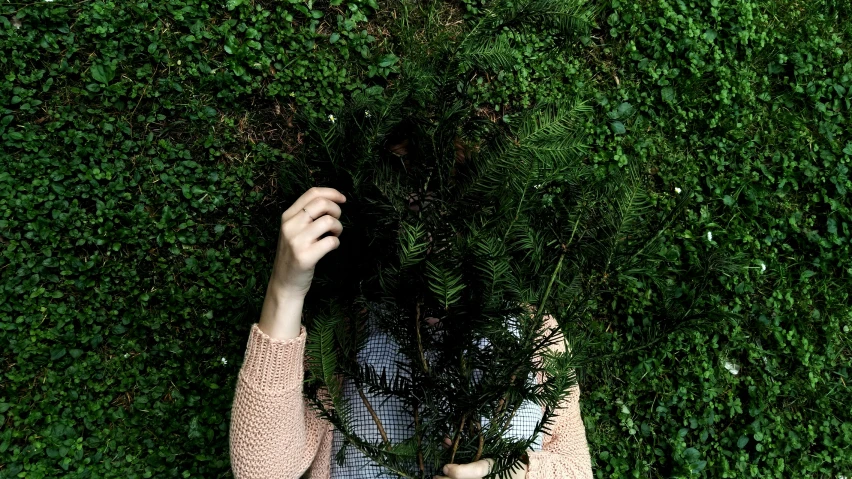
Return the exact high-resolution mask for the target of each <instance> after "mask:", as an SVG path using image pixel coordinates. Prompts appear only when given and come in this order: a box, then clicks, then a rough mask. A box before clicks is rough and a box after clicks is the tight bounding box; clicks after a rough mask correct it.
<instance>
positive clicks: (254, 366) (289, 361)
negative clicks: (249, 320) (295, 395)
mask: <svg viewBox="0 0 852 479" xmlns="http://www.w3.org/2000/svg"><path fill="white" fill-rule="evenodd" d="M306 338H307V332H306V331H305V327H304V326H300V327H299V335H298V336H296V337H295V338H290V339H275V338H272V337H270V336H269V335H268V334H266V333H264V332H263V331H261V330H260V327H259V324H258V323H254V324H253V325H252V326H251V332H250V333H249V339H248V344H247V345H246V354H245V360H244V361H243V366H242V368H241V370H240V377H241V378H242V380H243V381H245V382H246V383H247V384H248V385H249V387H251V388H252V389H254V390H256V391H260V392H264V393H272V394H275V393H284V392H292V391H293V390H301V389H302V381H303V379H304V376H305V369H304V368H305V366H304V358H305V341H306Z"/></svg>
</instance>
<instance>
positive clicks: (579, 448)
mask: <svg viewBox="0 0 852 479" xmlns="http://www.w3.org/2000/svg"><path fill="white" fill-rule="evenodd" d="M545 318H546V320H545V327H546V328H554V327H555V328H558V327H559V326H558V325H557V323H556V320H555V319H554V318H553V317H552V316H550V315H548V316H545ZM559 337H560V338H561V335H560V336H559ZM554 349H555V350H557V351H564V350H565V349H564V342H562V341H560V342H557V344H556V345H554ZM569 391H570V394H569V396H568V397H567V398H565V399H564V400H562V401H561V402H560V403H559V405H560V406H561V407H560V409H558V410H557V411H556V413H555V422H554V425H553V427H552V428H551V429H550V434H545V435H544V437H543V439H542V446H541V451H530V452H529V453H528V456H529V466H528V470H527V476H526V477H527V479H545V478H548V479H549V478H554V477H558V478H562V479H573V478H583V479H586V478H592V477H593V476H592V459H591V455H590V454H589V444H588V442H586V428H585V426H584V425H583V419H582V417H581V416H580V386H579V385H574V386H573V387H572V388H571V389H570V390H569Z"/></svg>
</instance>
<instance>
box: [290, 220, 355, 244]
mask: <svg viewBox="0 0 852 479" xmlns="http://www.w3.org/2000/svg"><path fill="white" fill-rule="evenodd" d="M326 233H331V234H332V235H334V236H340V234H341V233H343V223H341V222H340V220H339V219H337V218H335V217H333V216H331V215H325V216H323V217H322V218H317V220H316V221H313V222H311V223H310V224H309V225H307V226H305V229H303V230H302V231H301V233H297V234H296V238H295V240H296V241H297V242H299V243H300V244H303V245H306V246H307V247H311V246H312V245H313V244H314V243H316V242H317V241H319V240H320V239H321V236H322V235H324V234H326Z"/></svg>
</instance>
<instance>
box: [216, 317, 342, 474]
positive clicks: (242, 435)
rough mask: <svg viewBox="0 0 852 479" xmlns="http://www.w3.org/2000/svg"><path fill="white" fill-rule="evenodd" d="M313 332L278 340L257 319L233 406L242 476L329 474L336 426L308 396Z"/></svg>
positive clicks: (234, 450)
mask: <svg viewBox="0 0 852 479" xmlns="http://www.w3.org/2000/svg"><path fill="white" fill-rule="evenodd" d="M306 338H307V333H306V331H305V327H304V326H301V328H300V332H299V336H297V337H295V338H292V339H273V338H271V337H270V336H268V335H267V334H265V333H264V332H263V331H261V330H260V328H259V327H258V323H255V324H253V325H252V327H251V331H250V333H249V339H248V345H247V347H246V354H245V361H244V362H243V365H242V367H241V368H240V372H239V377H238V379H237V386H236V392H235V393H234V402H233V406H232V408H231V424H230V438H229V441H230V455H231V468H232V469H233V472H234V477H235V478H236V479H262V478H269V479H290V478H292V479H297V478H299V477H302V475H303V474H304V473H305V472H306V471H308V470H309V469H310V477H328V470H329V465H330V460H331V457H330V448H331V435H332V426H331V425H330V424H329V423H328V421H326V420H324V419H322V418H320V417H317V415H316V414H315V413H314V411H313V410H312V409H311V407H310V406H309V405H308V404H306V402H305V400H304V398H303V396H302V381H303V379H304V352H305V341H306Z"/></svg>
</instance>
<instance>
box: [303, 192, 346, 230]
mask: <svg viewBox="0 0 852 479" xmlns="http://www.w3.org/2000/svg"><path fill="white" fill-rule="evenodd" d="M341 212H342V211H341V209H340V206H339V205H338V204H337V203H335V202H334V201H332V200H330V199H328V198H325V197H320V198H314V199H313V200H311V201H309V202H308V204H307V205H305V208H304V210H303V211H301V214H299V212H297V213H296V215H297V216H298V217H299V218H300V219H301V221H302V224H308V223H310V222H312V221H316V220H318V219H320V218H322V217H323V216H332V217H334V218H338V219H339V218H340V214H341ZM305 213H307V214H305Z"/></svg>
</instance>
